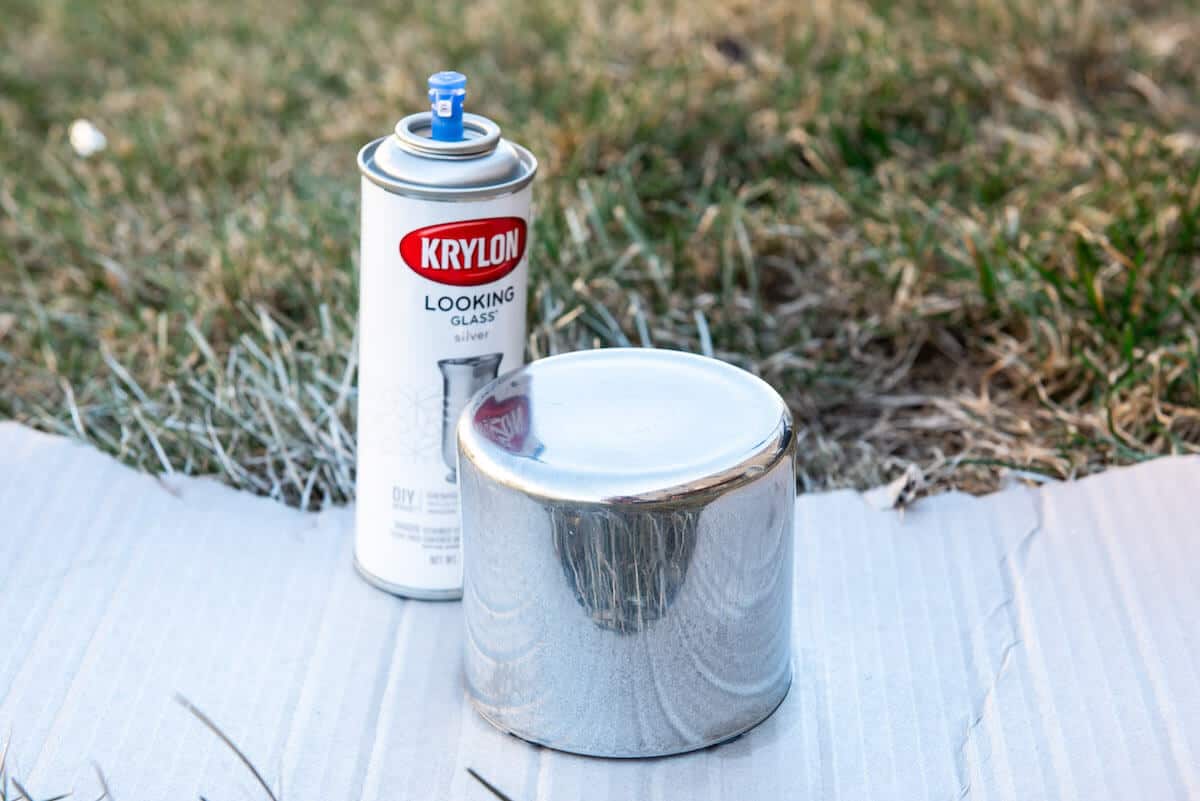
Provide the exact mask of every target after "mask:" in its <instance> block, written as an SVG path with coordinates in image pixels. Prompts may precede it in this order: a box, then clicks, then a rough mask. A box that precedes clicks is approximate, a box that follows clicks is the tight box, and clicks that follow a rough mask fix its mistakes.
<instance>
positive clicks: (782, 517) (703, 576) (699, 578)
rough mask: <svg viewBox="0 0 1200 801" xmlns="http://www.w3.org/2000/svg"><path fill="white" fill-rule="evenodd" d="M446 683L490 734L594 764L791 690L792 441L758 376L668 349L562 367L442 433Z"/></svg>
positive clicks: (733, 718) (536, 374)
mask: <svg viewBox="0 0 1200 801" xmlns="http://www.w3.org/2000/svg"><path fill="white" fill-rule="evenodd" d="M458 448H459V485H460V491H461V499H462V524H463V548H464V571H465V573H464V588H463V604H464V616H465V620H466V629H467V631H466V634H467V636H466V654H465V670H466V680H467V687H468V691H469V694H470V696H471V700H472V702H473V704H474V705H475V707H476V709H478V710H479V712H480V713H481V714H482V715H483V716H484V717H485V718H486V719H487V720H489V721H490V722H491V723H493V724H494V725H495V726H497V727H498V728H500V729H502V730H504V731H508V732H511V733H513V734H516V735H517V736H519V737H522V738H524V739H526V740H530V741H533V742H536V743H540V744H542V745H546V746H549V747H551V748H557V749H560V750H563V751H571V752H574V753H580V754H588V755H593V756H609V757H645V756H660V755H665V754H673V753H680V752H683V751H690V750H693V749H696V748H703V747H705V746H708V745H712V744H715V743H719V742H722V741H724V740H727V739H730V738H732V737H734V736H736V735H738V734H740V733H742V732H744V731H746V730H747V729H750V728H751V727H753V726H754V725H756V724H757V723H759V722H761V721H762V720H764V719H765V718H766V717H768V716H769V715H770V714H771V712H772V711H774V709H775V708H776V707H777V706H778V705H779V704H780V702H781V701H782V700H783V698H784V696H785V695H786V694H787V690H788V686H789V683H790V681H791V640H790V637H791V596H792V539H793V531H792V523H793V513H794V512H793V510H794V499H795V468H794V465H793V456H794V451H795V441H794V436H793V429H792V421H791V415H790V414H789V412H788V410H787V406H786V405H785V404H784V402H783V400H782V399H781V398H780V397H779V395H778V394H777V393H776V392H775V391H774V390H773V389H771V387H770V386H768V385H767V384H766V383H764V382H763V381H761V380H760V379H758V378H756V377H754V376H752V375H750V374H749V373H746V372H745V371H743V370H740V369H738V368H736V367H733V366H731V365H728V364H725V363H723V362H719V361H716V360H714V359H708V358H704V357H701V356H695V355H691V354H686V353H680V352H675V351H662V350H650V349H609V350H599V351H582V352H578V353H570V354H565V355H562V356H555V357H551V358H549V359H543V360H541V361H538V362H534V363H533V364H530V365H528V366H526V367H524V368H522V369H521V370H518V371H516V372H514V373H510V374H508V375H506V376H503V377H501V378H499V379H497V380H496V381H494V382H492V383H491V384H490V385H489V386H488V387H485V388H484V389H483V390H482V391H481V392H480V394H478V395H476V396H475V398H474V399H473V400H472V402H471V403H470V404H469V405H468V406H467V408H466V409H465V410H464V413H463V415H462V417H460V418H459V422H458Z"/></svg>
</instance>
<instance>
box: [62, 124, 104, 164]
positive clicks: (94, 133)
mask: <svg viewBox="0 0 1200 801" xmlns="http://www.w3.org/2000/svg"><path fill="white" fill-rule="evenodd" d="M67 138H69V139H70V140H71V148H72V149H73V150H74V151H75V153H76V155H79V156H82V157H83V158H85V159H86V158H87V157H89V156H92V155H95V154H96V153H99V152H100V151H101V150H103V149H104V148H106V147H108V137H107V136H105V135H104V132H103V131H101V130H100V129H99V128H97V127H96V126H95V125H93V124H92V123H91V122H90V121H89V120H75V121H74V122H72V123H71V127H70V129H69V130H68V131H67Z"/></svg>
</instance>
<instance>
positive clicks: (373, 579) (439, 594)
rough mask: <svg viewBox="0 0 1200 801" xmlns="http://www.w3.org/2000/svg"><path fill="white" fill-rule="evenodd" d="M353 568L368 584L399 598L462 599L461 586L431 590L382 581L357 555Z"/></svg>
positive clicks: (422, 599) (427, 599)
mask: <svg viewBox="0 0 1200 801" xmlns="http://www.w3.org/2000/svg"><path fill="white" fill-rule="evenodd" d="M354 569H355V570H357V571H358V574H359V575H360V576H362V577H363V579H364V580H366V582H367V583H368V584H370V585H372V586H375V587H378V588H379V589H381V590H383V591H384V592H388V593H391V594H392V595H398V596H400V597H401V598H409V599H411V600H414V601H458V600H461V599H462V588H461V587H457V588H455V589H450V590H431V589H428V588H423V587H405V586H404V585H402V584H393V583H392V582H390V581H384V580H383V579H381V578H380V577H379V576H377V575H375V574H374V573H372V572H371V571H369V570H367V569H366V568H365V567H363V566H362V563H361V562H359V561H358V556H357V555H355V557H354Z"/></svg>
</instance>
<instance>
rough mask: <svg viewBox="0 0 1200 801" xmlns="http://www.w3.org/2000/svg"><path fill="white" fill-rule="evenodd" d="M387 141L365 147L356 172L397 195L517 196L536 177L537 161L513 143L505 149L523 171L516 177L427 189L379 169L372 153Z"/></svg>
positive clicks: (454, 198)
mask: <svg viewBox="0 0 1200 801" xmlns="http://www.w3.org/2000/svg"><path fill="white" fill-rule="evenodd" d="M497 130H499V129H497ZM388 138H389V137H386V136H382V137H380V138H379V139H376V140H375V141H373V142H369V143H367V145H365V146H364V147H363V148H362V150H359V151H358V170H359V172H361V173H362V174H363V176H364V177H365V178H366V179H367V180H368V181H370V182H371V183H373V184H375V185H376V186H378V187H381V188H382V189H385V190H387V191H388V192H391V193H393V194H396V195H404V196H406V197H413V198H420V199H423V200H441V201H448V202H454V201H468V200H483V199H487V198H493V197H500V196H502V195H511V194H513V193H515V192H519V191H521V190H522V189H524V188H525V187H526V186H528V185H529V183H530V182H531V181H533V177H534V176H535V175H536V174H537V169H538V161H537V159H536V158H534V155H533V154H532V153H530V152H529V151H528V150H526V149H525V148H523V147H521V146H520V145H518V144H516V143H515V142H508V145H509V146H510V147H512V149H513V150H514V151H515V152H516V154H517V158H518V159H519V160H520V163H521V167H522V169H521V172H520V173H519V174H518V175H516V176H515V177H513V178H509V179H508V180H506V181H501V182H500V183H496V184H484V185H482V186H458V187H446V186H429V185H425V184H414V183H411V182H409V181H401V180H398V179H396V178H394V177H392V176H391V175H389V174H388V173H386V172H384V171H383V170H381V169H379V168H378V167H377V166H376V164H375V151H376V150H378V149H379V146H380V145H381V144H383V143H384V142H385V141H387V139H388ZM423 155H427V154H423ZM443 158H444V157H443Z"/></svg>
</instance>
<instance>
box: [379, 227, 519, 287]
mask: <svg viewBox="0 0 1200 801" xmlns="http://www.w3.org/2000/svg"><path fill="white" fill-rule="evenodd" d="M526 227H527V226H526V225H525V221H524V220H523V219H521V218H520V217H489V218H487V219H484V220H467V221H465V222H451V223H441V224H439V225H429V226H426V227H424V228H418V229H417V230H415V231H411V232H409V233H408V234H406V235H405V237H404V238H403V239H401V240H400V258H402V259H403V260H404V263H405V264H407V265H408V266H409V269H411V270H412V271H413V272H414V273H416V274H417V275H419V276H422V277H424V278H428V279H429V280H430V281H437V282H438V283H439V284H449V285H450V286H478V285H480V284H490V283H491V282H493V281H498V280H500V279H501V278H503V277H504V276H506V275H508V274H509V273H511V272H512V271H513V270H514V269H516V267H517V265H518V264H519V263H520V262H521V257H523V256H524V255H525V239H526Z"/></svg>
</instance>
